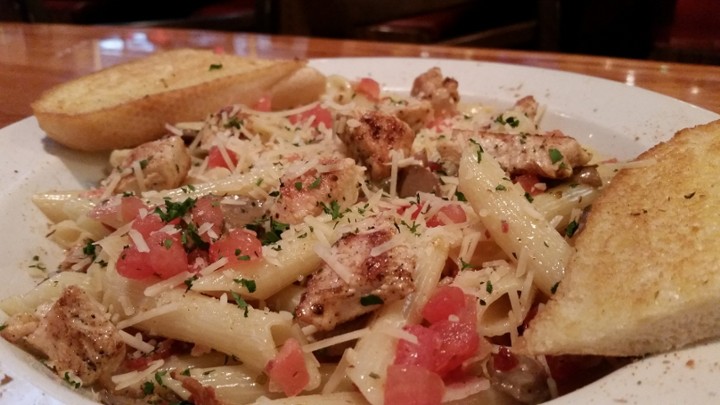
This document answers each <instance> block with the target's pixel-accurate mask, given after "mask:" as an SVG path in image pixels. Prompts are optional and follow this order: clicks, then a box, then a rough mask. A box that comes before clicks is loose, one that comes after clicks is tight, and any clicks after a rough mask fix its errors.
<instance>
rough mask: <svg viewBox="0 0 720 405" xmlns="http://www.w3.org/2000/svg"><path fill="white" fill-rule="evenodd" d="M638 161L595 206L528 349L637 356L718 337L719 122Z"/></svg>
mask: <svg viewBox="0 0 720 405" xmlns="http://www.w3.org/2000/svg"><path fill="white" fill-rule="evenodd" d="M637 160H639V161H645V162H646V163H647V164H646V165H640V166H639V167H637V168H633V169H625V170H623V171H621V172H620V173H618V175H617V176H616V177H615V178H614V179H613V181H612V183H611V184H610V185H609V186H608V187H607V189H606V190H605V191H604V192H603V194H602V195H601V196H600V197H599V198H598V199H597V200H596V202H595V203H594V204H593V207H592V211H591V213H590V215H589V216H588V220H587V224H586V226H585V228H584V230H583V231H582V233H581V234H580V235H579V236H578V238H577V242H576V245H575V246H576V249H577V251H576V253H575V254H574V255H573V257H572V259H571V261H570V263H569V265H568V269H567V272H566V276H565V279H564V280H563V281H562V282H561V284H560V286H559V288H558V290H557V294H555V295H554V296H553V297H552V298H551V299H550V301H549V302H548V303H547V305H546V306H545V307H544V308H542V309H541V310H540V311H539V312H538V314H537V317H536V318H535V319H534V320H533V321H532V322H531V324H530V327H529V329H528V330H527V331H526V332H525V339H526V344H527V349H528V350H529V351H530V352H532V353H535V354H593V355H605V356H638V355H644V354H650V353H657V352H662V351H667V350H671V349H675V348H679V347H682V346H686V345H689V344H692V343H695V342H699V341H701V340H705V339H709V338H714V337H718V336H720V305H718V304H719V303H720V177H718V173H720V121H715V122H712V123H709V124H706V125H701V126H697V127H694V128H689V129H684V130H682V131H680V132H678V133H677V134H675V136H674V137H673V138H672V139H671V140H669V141H667V142H665V143H661V144H659V145H657V146H655V147H653V148H652V149H650V150H648V151H647V152H645V153H643V154H641V155H640V156H639V157H638V159H637Z"/></svg>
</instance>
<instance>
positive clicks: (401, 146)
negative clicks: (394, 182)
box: [337, 111, 415, 181]
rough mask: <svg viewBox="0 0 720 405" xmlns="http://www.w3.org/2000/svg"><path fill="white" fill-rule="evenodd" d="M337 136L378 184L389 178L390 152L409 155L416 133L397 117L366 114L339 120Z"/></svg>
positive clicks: (372, 112)
mask: <svg viewBox="0 0 720 405" xmlns="http://www.w3.org/2000/svg"><path fill="white" fill-rule="evenodd" d="M337 135H338V137H339V138H340V139H341V140H342V141H343V143H345V146H347V148H348V152H349V153H350V155H351V156H352V157H353V158H354V159H355V160H357V161H359V162H361V163H362V164H363V165H364V166H365V167H367V168H368V170H369V172H370V178H371V179H372V180H375V181H379V180H382V179H385V178H388V177H390V169H391V167H390V163H391V160H392V158H391V156H390V151H391V150H396V151H402V152H403V154H404V156H410V155H411V150H412V144H413V141H414V140H415V133H414V132H413V130H412V129H411V128H410V126H409V125H408V124H407V123H405V122H404V121H402V120H400V119H399V118H397V117H396V116H393V115H389V114H385V113H381V112H378V111H369V112H366V113H364V114H359V113H356V114H353V115H349V116H342V117H340V118H339V125H338V128H337Z"/></svg>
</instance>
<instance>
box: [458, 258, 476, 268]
mask: <svg viewBox="0 0 720 405" xmlns="http://www.w3.org/2000/svg"><path fill="white" fill-rule="evenodd" d="M472 268H473V266H472V265H471V264H470V263H468V262H466V261H465V260H463V259H460V270H467V269H472Z"/></svg>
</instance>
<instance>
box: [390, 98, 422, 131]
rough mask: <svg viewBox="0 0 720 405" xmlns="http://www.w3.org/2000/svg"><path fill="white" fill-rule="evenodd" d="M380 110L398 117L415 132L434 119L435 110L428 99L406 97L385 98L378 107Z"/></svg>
mask: <svg viewBox="0 0 720 405" xmlns="http://www.w3.org/2000/svg"><path fill="white" fill-rule="evenodd" d="M380 111H382V112H383V113H387V114H390V115H394V116H396V117H398V118H400V120H401V121H404V122H405V123H406V124H408V125H409V126H410V128H411V129H412V130H413V131H414V132H415V133H417V132H418V131H420V130H421V129H423V128H426V127H428V126H429V125H430V124H432V123H433V122H434V121H435V111H434V110H433V106H432V104H430V101H428V100H419V99H415V98H407V99H401V100H395V99H393V98H386V99H384V100H383V104H382V106H381V107H380Z"/></svg>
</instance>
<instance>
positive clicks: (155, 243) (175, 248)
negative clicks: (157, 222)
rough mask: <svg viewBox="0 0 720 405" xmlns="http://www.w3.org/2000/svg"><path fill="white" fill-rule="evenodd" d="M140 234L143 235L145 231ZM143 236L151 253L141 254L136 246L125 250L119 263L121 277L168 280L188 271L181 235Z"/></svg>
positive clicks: (156, 232) (159, 233)
mask: <svg viewBox="0 0 720 405" xmlns="http://www.w3.org/2000/svg"><path fill="white" fill-rule="evenodd" d="M152 216H154V215H148V216H147V217H145V218H148V217H152ZM158 219H159V218H158ZM133 225H135V224H133ZM139 232H140V233H141V234H143V231H140V230H139ZM143 236H144V238H145V243H147V245H148V248H149V251H148V252H140V251H139V250H138V248H137V246H135V245H131V246H130V247H128V248H125V250H123V252H122V254H121V255H120V258H119V259H118V261H117V271H118V273H119V274H120V275H121V276H124V277H127V278H131V279H135V280H141V279H145V278H149V277H153V276H156V277H160V278H162V279H167V278H170V277H172V276H174V275H176V274H179V273H182V272H183V271H187V270H188V258H187V253H186V252H185V248H184V247H183V244H182V241H181V239H180V234H174V235H169V234H167V233H165V232H158V231H154V232H151V233H150V234H149V236H145V235H144V234H143Z"/></svg>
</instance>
